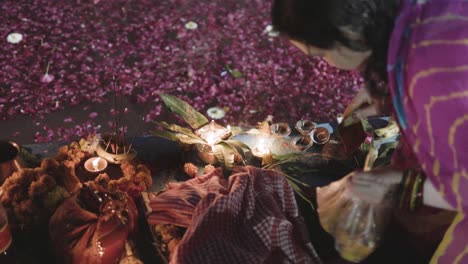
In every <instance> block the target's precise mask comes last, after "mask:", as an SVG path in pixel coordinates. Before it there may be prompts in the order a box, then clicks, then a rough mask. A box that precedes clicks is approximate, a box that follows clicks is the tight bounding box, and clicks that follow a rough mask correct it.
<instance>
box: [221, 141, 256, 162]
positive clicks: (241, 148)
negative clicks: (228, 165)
mask: <svg viewBox="0 0 468 264" xmlns="http://www.w3.org/2000/svg"><path fill="white" fill-rule="evenodd" d="M223 142H224V143H226V144H228V145H229V146H231V148H233V149H234V150H235V151H236V152H237V153H239V155H241V156H242V159H243V160H244V161H247V158H250V157H248V155H249V154H251V152H252V151H251V149H250V148H249V146H247V145H246V144H245V143H243V142H241V141H239V140H225V141H223Z"/></svg>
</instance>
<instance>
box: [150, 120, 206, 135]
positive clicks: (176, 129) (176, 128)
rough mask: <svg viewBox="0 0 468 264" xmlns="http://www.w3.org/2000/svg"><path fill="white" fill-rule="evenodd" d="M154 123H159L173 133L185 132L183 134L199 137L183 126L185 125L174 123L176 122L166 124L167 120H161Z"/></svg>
mask: <svg viewBox="0 0 468 264" xmlns="http://www.w3.org/2000/svg"><path fill="white" fill-rule="evenodd" d="M154 123H155V124H156V125H160V126H162V127H163V128H165V129H167V130H169V131H172V132H175V133H181V134H185V135H187V136H190V137H196V138H200V137H199V136H197V135H196V134H195V133H194V132H193V131H192V130H191V129H188V128H185V127H182V126H179V125H176V124H168V123H167V122H164V121H163V122H154ZM200 139H201V138H200Z"/></svg>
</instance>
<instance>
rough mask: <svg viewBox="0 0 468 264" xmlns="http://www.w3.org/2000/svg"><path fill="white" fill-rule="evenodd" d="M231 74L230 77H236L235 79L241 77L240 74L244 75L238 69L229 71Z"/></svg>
mask: <svg viewBox="0 0 468 264" xmlns="http://www.w3.org/2000/svg"><path fill="white" fill-rule="evenodd" d="M231 74H232V77H234V78H236V79H237V78H240V77H242V76H244V75H243V74H242V72H240V71H238V70H233V71H232V72H231Z"/></svg>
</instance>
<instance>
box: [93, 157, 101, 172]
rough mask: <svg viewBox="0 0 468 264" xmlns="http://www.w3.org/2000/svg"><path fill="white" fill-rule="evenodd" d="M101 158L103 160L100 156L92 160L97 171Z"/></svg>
mask: <svg viewBox="0 0 468 264" xmlns="http://www.w3.org/2000/svg"><path fill="white" fill-rule="evenodd" d="M100 160H101V158H100V157H99V158H97V159H95V160H93V162H92V164H93V169H94V170H95V171H98V170H99V161H100Z"/></svg>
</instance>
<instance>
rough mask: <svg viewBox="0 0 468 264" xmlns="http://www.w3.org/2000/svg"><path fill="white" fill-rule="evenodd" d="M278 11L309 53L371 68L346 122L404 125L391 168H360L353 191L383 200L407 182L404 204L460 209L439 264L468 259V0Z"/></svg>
mask: <svg viewBox="0 0 468 264" xmlns="http://www.w3.org/2000/svg"><path fill="white" fill-rule="evenodd" d="M272 17H273V25H274V26H275V28H276V29H277V30H279V31H280V32H281V33H283V34H284V35H286V36H287V37H289V38H290V40H291V42H292V43H293V44H294V45H296V46H297V47H298V48H299V49H301V50H302V51H303V52H304V53H305V54H306V55H309V56H320V57H322V58H324V59H325V60H326V61H327V62H329V63H330V64H332V65H334V66H336V67H338V68H341V69H346V70H353V69H359V70H361V71H362V73H363V75H364V77H365V79H366V87H365V88H363V89H362V90H361V91H360V92H359V93H358V94H357V96H356V97H355V98H354V99H353V101H352V102H351V104H350V105H349V106H348V108H347V109H346V111H345V116H347V117H348V118H347V121H349V120H353V119H354V120H357V119H359V118H363V117H367V116H371V115H377V114H389V113H393V114H394V116H395V117H396V119H397V121H398V123H399V125H400V131H401V132H402V135H403V136H402V139H401V144H400V146H399V149H398V151H396V153H395V156H394V159H393V161H392V166H391V167H390V168H386V169H381V170H373V171H370V172H354V173H352V175H350V176H351V177H346V180H347V181H348V183H349V186H350V188H351V190H352V191H354V192H355V193H358V195H359V197H361V198H362V199H363V200H367V201H370V202H375V201H380V200H382V199H383V197H384V196H385V195H386V194H387V192H389V191H390V190H391V189H392V187H393V186H395V185H400V186H401V188H402V189H403V191H402V193H401V195H400V197H399V198H400V199H399V205H398V206H399V207H400V208H403V209H408V210H413V211H416V212H417V211H418V210H421V207H422V205H423V204H424V205H426V206H431V207H438V208H443V209H448V210H453V211H456V213H457V215H456V217H455V219H454V220H453V223H452V224H451V226H450V227H449V228H448V229H447V232H446V233H445V236H444V238H443V240H442V242H441V243H440V245H439V246H438V248H437V250H436V252H435V254H434V255H433V256H432V259H431V263H468V247H467V245H468V216H467V215H466V214H467V212H468V209H467V208H468V192H467V191H466V190H468V136H465V135H466V130H467V129H468V1H461V0H459V1H456V0H452V1H449V0H432V1H421V0H419V1H416V0H402V1H397V0H321V1H320V0H315V1H314V0H275V1H274V4H273V8H272ZM390 111H391V112H390ZM463 190H465V191H463ZM319 195H320V193H319ZM319 207H320V204H319ZM415 215H417V213H416V214H415ZM430 215H431V216H432V217H439V218H440V217H441V215H440V213H439V212H432V213H430ZM420 219H422V220H431V218H420ZM403 220H404V219H403ZM422 220H421V221H422ZM406 222H407V224H411V221H406ZM410 231H411V230H410Z"/></svg>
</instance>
